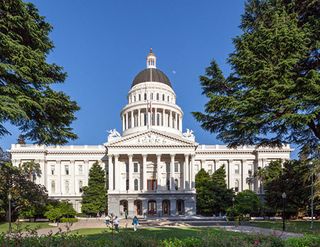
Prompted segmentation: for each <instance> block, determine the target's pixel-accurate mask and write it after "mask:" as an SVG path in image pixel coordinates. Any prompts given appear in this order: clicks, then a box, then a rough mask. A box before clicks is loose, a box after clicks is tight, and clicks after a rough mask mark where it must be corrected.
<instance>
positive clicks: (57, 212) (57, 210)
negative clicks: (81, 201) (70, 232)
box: [44, 201, 76, 222]
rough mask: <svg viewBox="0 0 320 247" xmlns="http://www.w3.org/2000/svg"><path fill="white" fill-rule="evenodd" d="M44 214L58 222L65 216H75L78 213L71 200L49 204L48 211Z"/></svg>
mask: <svg viewBox="0 0 320 247" xmlns="http://www.w3.org/2000/svg"><path fill="white" fill-rule="evenodd" d="M44 215H45V217H47V218H48V219H49V220H50V221H53V222H57V221H59V220H60V219H61V218H63V217H66V218H73V217H74V216H75V215H76V211H75V210H74V208H73V207H72V204H71V203H69V202H66V201H61V202H60V201H54V202H51V203H50V204H49V205H48V206H47V211H46V212H45V214H44Z"/></svg>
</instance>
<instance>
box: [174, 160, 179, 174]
mask: <svg viewBox="0 0 320 247" xmlns="http://www.w3.org/2000/svg"><path fill="white" fill-rule="evenodd" d="M174 172H179V162H175V163H174Z"/></svg>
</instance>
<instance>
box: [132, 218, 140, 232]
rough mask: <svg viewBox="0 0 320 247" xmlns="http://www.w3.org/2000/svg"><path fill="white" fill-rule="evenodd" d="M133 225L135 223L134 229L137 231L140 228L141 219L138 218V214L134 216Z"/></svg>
mask: <svg viewBox="0 0 320 247" xmlns="http://www.w3.org/2000/svg"><path fill="white" fill-rule="evenodd" d="M132 225H133V230H134V231H137V228H138V225H139V220H138V218H137V216H134V217H133V220H132Z"/></svg>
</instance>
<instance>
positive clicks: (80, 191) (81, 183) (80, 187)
mask: <svg viewBox="0 0 320 247" xmlns="http://www.w3.org/2000/svg"><path fill="white" fill-rule="evenodd" d="M82 187H83V182H82V180H80V181H79V193H82Z"/></svg>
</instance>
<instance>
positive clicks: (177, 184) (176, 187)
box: [174, 178, 179, 190]
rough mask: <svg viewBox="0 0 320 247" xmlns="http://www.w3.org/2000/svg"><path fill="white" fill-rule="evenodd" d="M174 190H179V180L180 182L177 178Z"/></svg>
mask: <svg viewBox="0 0 320 247" xmlns="http://www.w3.org/2000/svg"><path fill="white" fill-rule="evenodd" d="M174 188H175V189H176V190H178V189H179V180H178V179H177V178H176V179H175V180H174Z"/></svg>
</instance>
